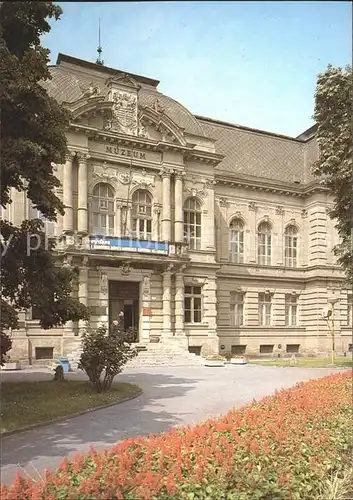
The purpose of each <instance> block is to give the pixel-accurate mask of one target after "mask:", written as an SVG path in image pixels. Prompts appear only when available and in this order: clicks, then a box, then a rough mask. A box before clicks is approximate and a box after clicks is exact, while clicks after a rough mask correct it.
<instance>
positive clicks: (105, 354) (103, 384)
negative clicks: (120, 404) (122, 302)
mask: <svg viewBox="0 0 353 500" xmlns="http://www.w3.org/2000/svg"><path fill="white" fill-rule="evenodd" d="M133 338H134V331H133V329H130V330H128V331H124V330H123V329H122V328H120V326H119V325H118V324H114V323H113V325H112V327H111V329H110V331H109V332H108V331H107V329H106V328H105V327H104V326H102V327H100V328H98V329H97V330H96V331H88V332H86V333H85V334H84V335H83V337H82V354H81V358H80V361H79V364H78V368H79V369H81V370H84V371H85V372H86V373H87V375H88V378H89V380H90V381H91V382H92V384H93V385H94V386H95V387H96V389H97V391H98V392H103V391H106V390H108V389H110V387H111V386H112V383H113V380H114V377H115V376H116V375H118V373H121V372H122V369H123V367H124V366H125V364H126V363H127V362H128V361H129V360H130V359H132V358H133V357H135V356H137V351H136V349H134V348H132V347H131V342H132V340H133ZM103 372H104V376H103V378H102V373H103Z"/></svg>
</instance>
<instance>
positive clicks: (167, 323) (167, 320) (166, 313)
mask: <svg viewBox="0 0 353 500" xmlns="http://www.w3.org/2000/svg"><path fill="white" fill-rule="evenodd" d="M171 285H172V273H171V267H170V266H168V268H167V269H166V271H164V273H163V336H164V337H168V336H170V335H171V325H172V322H171V303H170V302H171Z"/></svg>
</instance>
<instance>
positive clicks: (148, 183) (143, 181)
mask: <svg viewBox="0 0 353 500" xmlns="http://www.w3.org/2000/svg"><path fill="white" fill-rule="evenodd" d="M131 182H132V184H133V185H134V186H141V188H142V189H146V187H150V188H154V185H155V184H154V183H155V176H154V175H151V174H148V173H147V172H146V170H145V169H142V170H140V171H139V172H133V174H132V181H131Z"/></svg>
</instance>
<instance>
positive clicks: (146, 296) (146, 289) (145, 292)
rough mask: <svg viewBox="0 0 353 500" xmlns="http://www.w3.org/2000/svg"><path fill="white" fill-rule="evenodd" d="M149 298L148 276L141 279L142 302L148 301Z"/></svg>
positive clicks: (149, 282)
mask: <svg viewBox="0 0 353 500" xmlns="http://www.w3.org/2000/svg"><path fill="white" fill-rule="evenodd" d="M150 296H151V280H150V278H149V276H144V278H143V300H149V299H150Z"/></svg>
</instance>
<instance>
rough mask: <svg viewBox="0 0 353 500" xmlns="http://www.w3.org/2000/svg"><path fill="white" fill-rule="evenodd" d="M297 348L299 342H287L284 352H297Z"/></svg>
mask: <svg viewBox="0 0 353 500" xmlns="http://www.w3.org/2000/svg"><path fill="white" fill-rule="evenodd" d="M299 348H300V344H287V346H286V352H287V353H288V354H298V353H299Z"/></svg>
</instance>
